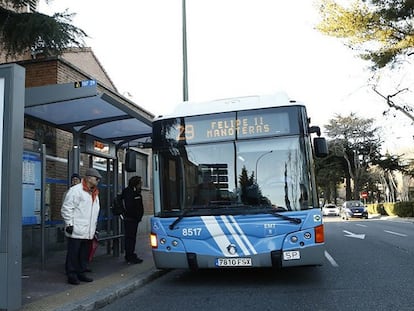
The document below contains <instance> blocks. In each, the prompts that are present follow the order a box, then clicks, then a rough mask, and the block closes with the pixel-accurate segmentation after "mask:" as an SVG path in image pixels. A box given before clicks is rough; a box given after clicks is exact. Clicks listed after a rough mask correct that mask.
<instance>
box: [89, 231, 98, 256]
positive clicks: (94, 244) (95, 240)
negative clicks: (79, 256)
mask: <svg viewBox="0 0 414 311" xmlns="http://www.w3.org/2000/svg"><path fill="white" fill-rule="evenodd" d="M98 245H99V241H98V238H97V236H96V235H95V236H94V237H93V239H92V240H91V243H90V247H89V255H88V260H89V262H91V261H92V258H93V256H94V255H95V252H96V249H97V248H98Z"/></svg>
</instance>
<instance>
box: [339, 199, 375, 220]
mask: <svg viewBox="0 0 414 311" xmlns="http://www.w3.org/2000/svg"><path fill="white" fill-rule="evenodd" d="M340 214H341V218H342V219H345V220H348V219H349V218H354V217H355V218H365V219H368V210H367V208H366V206H365V205H364V203H362V202H361V201H356V200H355V201H345V202H344V204H343V205H342V208H341V211H340Z"/></svg>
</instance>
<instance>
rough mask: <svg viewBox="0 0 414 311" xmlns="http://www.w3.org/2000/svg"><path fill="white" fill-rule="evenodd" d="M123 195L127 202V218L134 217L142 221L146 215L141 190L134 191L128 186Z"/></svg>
mask: <svg viewBox="0 0 414 311" xmlns="http://www.w3.org/2000/svg"><path fill="white" fill-rule="evenodd" d="M122 197H123V199H124V203H125V210H126V211H125V215H124V217H125V219H133V220H138V221H141V219H142V216H143V215H144V205H143V204H142V195H141V192H140V191H134V189H132V188H130V187H126V188H125V189H124V190H123V191H122Z"/></svg>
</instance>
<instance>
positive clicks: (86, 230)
mask: <svg viewBox="0 0 414 311" xmlns="http://www.w3.org/2000/svg"><path fill="white" fill-rule="evenodd" d="M101 178H102V176H101V175H100V174H99V172H98V171H97V170H96V169H94V168H88V169H87V170H86V173H85V177H84V178H83V179H82V182H81V183H80V184H77V185H75V186H73V187H71V188H70V189H69V191H68V192H67V194H66V196H65V199H64V201H63V204H62V209H61V214H62V217H63V220H64V221H65V234H66V237H67V238H68V250H67V252H68V253H67V264H66V268H67V276H68V283H70V284H74V285H77V284H79V283H80V281H82V282H92V281H93V279H91V278H90V277H87V276H86V275H85V271H86V270H87V264H88V254H89V247H90V242H91V240H92V239H93V237H94V235H95V232H96V225H97V222H98V215H99V209H100V205H99V190H98V187H97V186H98V183H99V181H100V179H101Z"/></svg>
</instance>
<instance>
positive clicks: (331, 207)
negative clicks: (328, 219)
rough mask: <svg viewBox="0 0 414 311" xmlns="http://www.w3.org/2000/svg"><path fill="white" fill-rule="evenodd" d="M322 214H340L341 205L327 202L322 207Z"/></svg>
mask: <svg viewBox="0 0 414 311" xmlns="http://www.w3.org/2000/svg"><path fill="white" fill-rule="evenodd" d="M322 215H323V216H339V207H338V206H336V205H335V204H331V203H328V204H325V205H324V206H323V207H322Z"/></svg>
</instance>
